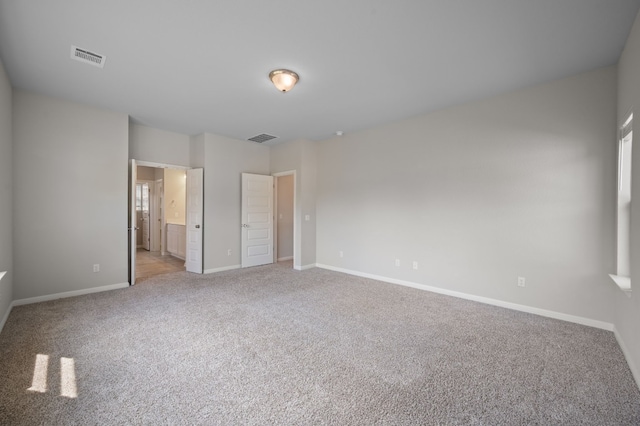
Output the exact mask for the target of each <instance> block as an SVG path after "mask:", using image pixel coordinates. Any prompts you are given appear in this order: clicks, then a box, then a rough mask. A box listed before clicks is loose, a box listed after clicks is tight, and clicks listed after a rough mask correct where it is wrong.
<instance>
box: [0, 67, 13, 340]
mask: <svg viewBox="0 0 640 426" xmlns="http://www.w3.org/2000/svg"><path fill="white" fill-rule="evenodd" d="M11 98H12V93H11V84H10V83H9V78H8V77H7V74H6V73H5V71H4V66H3V65H2V63H1V62H0V274H2V273H3V272H6V274H5V275H4V277H3V278H1V279H0V330H1V329H2V325H3V324H4V319H5V317H6V316H7V315H8V313H9V306H10V305H11V301H12V300H13V219H12V218H13V178H12V170H13V166H12V163H13V162H12V142H13V136H12V131H11V121H12V120H11V116H12V112H11V109H12V106H11V103H12V102H11Z"/></svg>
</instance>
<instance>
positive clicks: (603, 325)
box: [316, 263, 613, 331]
mask: <svg viewBox="0 0 640 426" xmlns="http://www.w3.org/2000/svg"><path fill="white" fill-rule="evenodd" d="M316 266H317V267H318V268H322V269H328V270H331V271H336V272H342V273H345V274H349V275H355V276H358V277H363V278H371V279H374V280H378V281H384V282H387V283H391V284H398V285H403V286H406V287H413V288H417V289H419V290H425V291H431V292H433V293H439V294H445V295H447V296H453V297H458V298H461V299H466V300H472V301H474V302H480V303H486V304H487V305H494V306H499V307H501V308H507V309H513V310H514V311H521V312H527V313H529V314H535V315H540V316H543V317H548V318H554V319H559V320H562V321H568V322H573V323H576V324H581V325H586V326H589V327H594V328H600V329H602V330H607V331H613V324H611V323H608V322H604V321H598V320H594V319H590V318H584V317H578V316H575V315H569V314H564V313H562V312H555V311H549V310H546V309H540V308H534V307H531V306H526V305H519V304H517V303H511V302H505V301H502V300H497V299H490V298H488V297H482V296H476V295H473V294H467V293H462V292H459V291H453V290H447V289H443V288H439V287H433V286H429V285H424V284H418V283H414V282H410V281H404V280H397V279H395V278H388V277H383V276H380V275H374V274H368V273H364V272H358V271H352V270H350V269H344V268H336V267H334V266H329V265H323V264H319V263H316Z"/></svg>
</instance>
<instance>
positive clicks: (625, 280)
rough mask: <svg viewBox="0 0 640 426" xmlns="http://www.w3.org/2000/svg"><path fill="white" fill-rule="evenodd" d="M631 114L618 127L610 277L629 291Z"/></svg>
mask: <svg viewBox="0 0 640 426" xmlns="http://www.w3.org/2000/svg"><path fill="white" fill-rule="evenodd" d="M632 141H633V114H629V116H628V118H627V119H626V120H625V122H624V124H623V125H622V127H621V128H620V139H619V142H618V144H619V145H618V208H617V213H618V217H617V238H616V241H617V247H616V248H617V250H616V262H617V264H616V269H617V271H616V275H612V276H611V278H613V280H614V281H615V282H616V284H618V286H620V288H621V289H622V290H625V291H631V250H630V248H631V146H632Z"/></svg>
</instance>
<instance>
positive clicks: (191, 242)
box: [185, 169, 204, 274]
mask: <svg viewBox="0 0 640 426" xmlns="http://www.w3.org/2000/svg"><path fill="white" fill-rule="evenodd" d="M203 186H204V184H203V169H189V170H187V253H186V263H185V266H186V269H187V271H189V272H195V273H197V274H201V273H202V226H203V223H202V217H203V214H202V213H203V202H202V199H203Z"/></svg>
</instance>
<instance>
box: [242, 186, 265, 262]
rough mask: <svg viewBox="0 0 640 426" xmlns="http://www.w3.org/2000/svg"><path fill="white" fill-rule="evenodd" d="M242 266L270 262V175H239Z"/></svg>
mask: <svg viewBox="0 0 640 426" xmlns="http://www.w3.org/2000/svg"><path fill="white" fill-rule="evenodd" d="M241 221H242V267H243V268H246V267H248V266H257V265H265V264H267V263H273V176H263V175H254V174H250V173H243V174H242V218H241Z"/></svg>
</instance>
